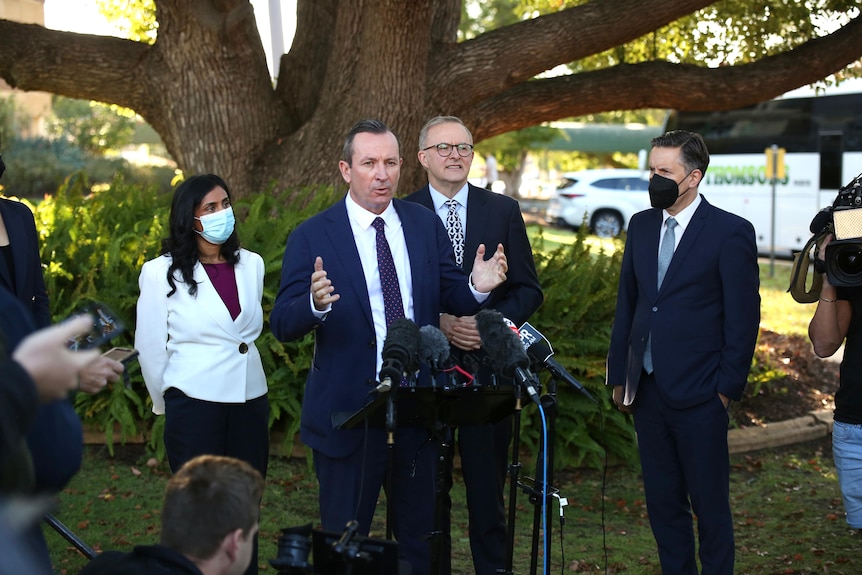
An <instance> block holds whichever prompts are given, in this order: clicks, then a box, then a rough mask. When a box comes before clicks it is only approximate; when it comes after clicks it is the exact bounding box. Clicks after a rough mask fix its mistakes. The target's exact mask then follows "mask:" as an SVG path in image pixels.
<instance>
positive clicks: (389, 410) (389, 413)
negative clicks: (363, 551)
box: [386, 381, 401, 540]
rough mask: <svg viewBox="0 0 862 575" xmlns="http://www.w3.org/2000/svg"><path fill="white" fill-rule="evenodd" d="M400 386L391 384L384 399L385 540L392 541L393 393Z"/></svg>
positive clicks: (396, 383) (398, 383)
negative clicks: (385, 463) (385, 464)
mask: <svg viewBox="0 0 862 575" xmlns="http://www.w3.org/2000/svg"><path fill="white" fill-rule="evenodd" d="M400 385H401V382H400V381H395V382H392V387H391V388H389V392H388V394H387V397H386V454H387V455H386V457H387V469H386V539H389V540H392V526H393V524H394V521H395V515H394V513H395V510H394V507H395V506H394V505H393V501H394V499H393V498H392V497H393V492H392V472H393V470H394V469H395V428H396V422H397V421H398V420H397V418H396V410H395V393H396V392H397V389H398V387H399V386H400Z"/></svg>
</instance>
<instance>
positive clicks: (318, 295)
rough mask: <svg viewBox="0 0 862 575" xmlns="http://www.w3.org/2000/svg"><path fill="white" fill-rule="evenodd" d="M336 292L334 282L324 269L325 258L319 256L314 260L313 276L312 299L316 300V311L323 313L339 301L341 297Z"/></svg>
mask: <svg viewBox="0 0 862 575" xmlns="http://www.w3.org/2000/svg"><path fill="white" fill-rule="evenodd" d="M334 292H335V287H334V286H333V285H332V282H331V281H330V280H329V278H328V277H326V270H325V269H323V258H322V257H320V256H317V257H316V258H315V259H314V273H313V274H311V297H312V298H313V299H314V309H316V310H317V311H323V310H325V309H326V308H328V307H329V306H330V305H332V303H333V302H336V301H338V300H339V299H340V298H341V296H340V295H338V294H337V293H334Z"/></svg>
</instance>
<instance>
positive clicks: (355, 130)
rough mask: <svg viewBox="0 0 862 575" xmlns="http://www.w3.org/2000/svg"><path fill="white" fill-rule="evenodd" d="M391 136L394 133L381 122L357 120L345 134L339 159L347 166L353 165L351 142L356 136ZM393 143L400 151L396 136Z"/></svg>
mask: <svg viewBox="0 0 862 575" xmlns="http://www.w3.org/2000/svg"><path fill="white" fill-rule="evenodd" d="M386 133H389V134H392V135H393V136H395V132H393V131H392V130H390V129H389V127H388V126H387V125H386V124H384V123H383V121H382V120H373V119H369V120H359V121H358V122H356V123H355V124H353V127H352V128H350V131H349V132H347V138H345V140H344V148H343V149H342V151H341V159H342V160H344V161H345V162H347V165H348V166H352V165H353V140H354V138H356V134H386ZM395 142H396V143H397V144H398V149H399V151H400V150H401V143H400V142H399V141H398V136H395Z"/></svg>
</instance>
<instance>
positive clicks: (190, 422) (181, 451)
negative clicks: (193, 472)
mask: <svg viewBox="0 0 862 575" xmlns="http://www.w3.org/2000/svg"><path fill="white" fill-rule="evenodd" d="M165 450H166V451H167V454H168V463H169V464H170V466H171V471H173V472H174V473H176V472H177V471H178V470H179V468H180V467H182V465H183V463H185V462H186V461H189V460H190V459H193V458H194V457H197V456H198V455H226V456H229V457H235V458H236V459H241V460H243V461H246V462H248V463H249V465H251V466H252V467H254V468H255V469H257V470H258V471H259V472H260V474H261V475H262V476H264V477H266V469H267V466H268V464H269V400H268V399H267V396H266V395H263V396H261V397H258V398H255V399H252V400H249V401H247V402H245V403H218V402H212V401H203V400H200V399H193V398H191V397H188V396H187V395H186V394H184V393H183V392H181V391H180V390H178V389H176V388H170V389H168V390H167V391H166V392H165ZM257 562H258V556H257V536H256V535H255V539H254V551H253V553H252V558H251V563H250V564H249V566H248V569H247V570H246V575H256V574H257Z"/></svg>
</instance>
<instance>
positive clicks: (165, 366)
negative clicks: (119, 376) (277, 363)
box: [135, 249, 267, 414]
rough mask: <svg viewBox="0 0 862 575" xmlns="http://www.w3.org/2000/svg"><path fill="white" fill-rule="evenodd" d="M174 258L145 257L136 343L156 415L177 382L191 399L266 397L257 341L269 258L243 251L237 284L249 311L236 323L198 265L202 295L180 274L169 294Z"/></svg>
mask: <svg viewBox="0 0 862 575" xmlns="http://www.w3.org/2000/svg"><path fill="white" fill-rule="evenodd" d="M170 263H171V257H170V255H162V256H160V257H157V258H155V259H152V260H150V261H148V262H146V263H145V264H144V265H143V267H142V268H141V275H140V278H139V279H138V286H139V287H140V290H141V295H140V297H139V298H138V316H137V324H136V327H135V348H136V349H137V350H138V351H139V352H140V356H139V358H138V359H139V361H140V364H141V373H142V374H143V376H144V382H145V383H146V384H147V390H148V391H149V392H150V397H151V398H152V400H153V413H156V414H163V413H164V412H165V400H164V393H165V390H167V389H168V388H171V387H175V388H177V389H178V390H180V391H182V392H183V393H184V394H186V395H187V396H189V397H193V398H195V399H201V400H205V401H214V402H221V403H244V402H245V401H247V400H250V399H254V398H257V397H260V396H262V395H264V394H265V393H266V391H267V387H266V375H265V374H264V372H263V364H262V363H261V360H260V353H258V351H257V347H255V345H254V341H255V340H256V339H257V337H258V336H259V335H260V332H261V331H262V330H263V308H262V307H261V303H260V302H261V297H262V296H263V272H264V269H263V259H262V258H261V257H260V256H259V255H258V254H256V253H254V252H250V251H248V250H244V249H243V250H240V257H239V263H238V264H237V265H236V268H235V270H236V284H237V291H238V293H239V303H240V307H241V308H242V311H241V312H240V314H239V316H237V318H236V321H234V320H233V319H231V317H230V312H229V311H228V309H227V306H225V304H224V302H223V301H222V299H221V297H220V296H219V295H218V292H216V289H215V286H214V285H213V284H212V282H211V281H210V278H209V276H208V275H207V273H206V270H205V269H204V267H203V265H201V263H200V262H198V263H197V264H196V265H195V269H194V279H195V281H196V282H197V284H198V292H197V296H196V297H194V296H191V295H189V292H188V286H187V285H186V284H185V283H183V282H182V279H181V278H180V274H179V272H178V271H177V272H175V278H176V285H177V291H176V292H174V294H173V295H172V296H171V297H167V294H168V292H169V291H170V285H169V284H168V280H167V272H168V267H170Z"/></svg>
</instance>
